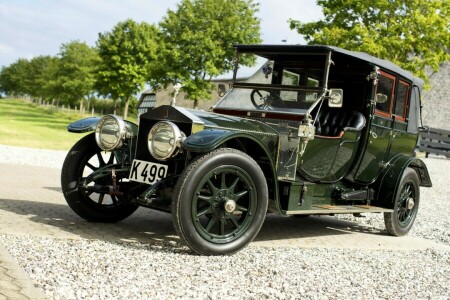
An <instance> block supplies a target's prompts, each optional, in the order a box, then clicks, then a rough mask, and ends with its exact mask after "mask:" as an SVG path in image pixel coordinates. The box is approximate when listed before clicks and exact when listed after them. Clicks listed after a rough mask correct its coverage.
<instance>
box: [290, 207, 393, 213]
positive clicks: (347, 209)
mask: <svg viewBox="0 0 450 300" xmlns="http://www.w3.org/2000/svg"><path fill="white" fill-rule="evenodd" d="M393 211H394V210H393V209H390V208H383V207H376V206H370V205H353V206H352V205H314V206H313V207H312V209H307V210H288V211H286V212H285V214H286V215H329V214H354V213H380V212H393Z"/></svg>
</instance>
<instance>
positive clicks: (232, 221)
mask: <svg viewBox="0 0 450 300" xmlns="http://www.w3.org/2000/svg"><path fill="white" fill-rule="evenodd" d="M228 220H230V221H231V223H233V225H234V227H235V228H239V224H238V222H237V221H236V219H235V218H234V217H233V216H231V217H230V218H229V219H228Z"/></svg>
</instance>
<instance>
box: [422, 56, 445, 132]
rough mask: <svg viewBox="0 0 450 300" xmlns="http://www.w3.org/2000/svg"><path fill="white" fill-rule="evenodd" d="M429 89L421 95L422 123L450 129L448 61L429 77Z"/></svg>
mask: <svg viewBox="0 0 450 300" xmlns="http://www.w3.org/2000/svg"><path fill="white" fill-rule="evenodd" d="M430 79H431V89H430V90H428V91H424V92H423V95H422V105H423V110H422V117H423V124H424V125H426V126H429V127H433V128H441V129H446V130H450V63H446V64H444V65H443V66H442V67H441V70H440V71H439V72H438V73H435V74H433V75H432V76H431V77H430Z"/></svg>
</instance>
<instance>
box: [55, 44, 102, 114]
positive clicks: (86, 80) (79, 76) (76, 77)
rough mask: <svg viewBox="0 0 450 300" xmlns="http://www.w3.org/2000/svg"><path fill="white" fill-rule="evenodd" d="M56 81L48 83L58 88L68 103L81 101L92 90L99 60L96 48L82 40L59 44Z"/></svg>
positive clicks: (81, 104)
mask: <svg viewBox="0 0 450 300" xmlns="http://www.w3.org/2000/svg"><path fill="white" fill-rule="evenodd" d="M59 57H60V59H59V67H58V70H57V72H56V78H55V80H56V82H52V83H51V84H50V85H51V87H53V89H58V90H59V93H60V95H61V97H62V98H63V99H65V100H66V101H68V102H69V103H70V104H73V105H75V103H79V105H80V113H83V103H84V101H85V99H86V98H88V97H89V96H90V95H92V93H93V92H94V88H95V78H96V71H97V66H98V63H99V61H100V58H99V56H98V53H97V50H96V49H95V48H92V47H89V46H88V45H87V44H86V43H84V42H79V41H73V42H70V43H67V44H62V45H61V50H60V53H59Z"/></svg>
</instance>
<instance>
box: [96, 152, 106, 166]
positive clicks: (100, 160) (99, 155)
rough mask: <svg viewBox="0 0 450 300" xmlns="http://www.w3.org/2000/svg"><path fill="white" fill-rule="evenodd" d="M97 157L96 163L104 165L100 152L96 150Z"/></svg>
mask: <svg viewBox="0 0 450 300" xmlns="http://www.w3.org/2000/svg"><path fill="white" fill-rule="evenodd" d="M97 158H98V163H99V164H100V166H101V167H103V166H104V165H106V163H105V160H104V159H103V156H102V153H101V152H97Z"/></svg>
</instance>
